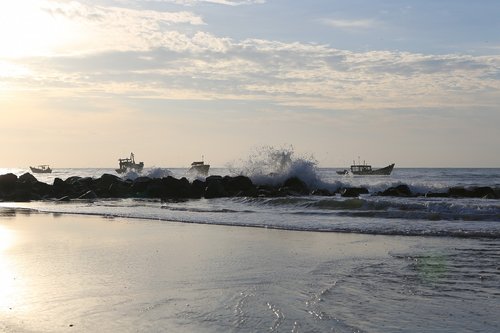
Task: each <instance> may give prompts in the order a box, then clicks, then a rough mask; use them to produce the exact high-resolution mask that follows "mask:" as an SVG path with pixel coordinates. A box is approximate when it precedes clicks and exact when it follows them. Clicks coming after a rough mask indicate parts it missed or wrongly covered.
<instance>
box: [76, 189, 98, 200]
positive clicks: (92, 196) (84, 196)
mask: <svg viewBox="0 0 500 333" xmlns="http://www.w3.org/2000/svg"><path fill="white" fill-rule="evenodd" d="M96 198H97V194H95V192H94V191H92V190H90V191H87V192H85V193H83V194H82V195H80V196H79V197H78V199H96Z"/></svg>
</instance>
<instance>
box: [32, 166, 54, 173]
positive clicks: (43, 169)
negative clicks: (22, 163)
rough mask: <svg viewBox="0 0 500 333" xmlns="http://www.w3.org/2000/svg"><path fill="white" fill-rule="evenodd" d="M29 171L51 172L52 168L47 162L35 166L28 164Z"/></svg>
mask: <svg viewBox="0 0 500 333" xmlns="http://www.w3.org/2000/svg"><path fill="white" fill-rule="evenodd" d="M30 169H31V172H33V173H51V172H52V169H51V168H50V166H48V165H47V164H42V165H39V166H36V167H32V166H30Z"/></svg>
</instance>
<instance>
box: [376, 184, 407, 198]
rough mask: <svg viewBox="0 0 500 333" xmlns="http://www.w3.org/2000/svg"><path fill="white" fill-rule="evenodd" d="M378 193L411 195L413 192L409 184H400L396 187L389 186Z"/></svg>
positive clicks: (384, 194)
mask: <svg viewBox="0 0 500 333" xmlns="http://www.w3.org/2000/svg"><path fill="white" fill-rule="evenodd" d="M378 195H381V196H387V197H411V196H413V193H412V192H411V190H410V188H409V187H408V185H404V184H403V185H398V186H395V187H389V188H388V189H387V190H385V191H383V192H379V193H378Z"/></svg>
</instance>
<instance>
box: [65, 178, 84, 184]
mask: <svg viewBox="0 0 500 333" xmlns="http://www.w3.org/2000/svg"><path fill="white" fill-rule="evenodd" d="M81 178H82V177H80V176H71V177H68V178H66V180H65V181H64V182H65V183H66V184H69V185H74V184H75V183H76V182H77V181H78V180H80V179H81Z"/></svg>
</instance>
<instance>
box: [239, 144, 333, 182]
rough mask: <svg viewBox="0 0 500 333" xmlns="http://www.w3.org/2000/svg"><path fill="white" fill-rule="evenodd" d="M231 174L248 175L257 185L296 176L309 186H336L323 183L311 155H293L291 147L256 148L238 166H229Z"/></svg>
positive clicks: (282, 180)
mask: <svg viewBox="0 0 500 333" xmlns="http://www.w3.org/2000/svg"><path fill="white" fill-rule="evenodd" d="M229 169H230V170H231V173H233V174H240V175H244V176H247V177H249V178H250V179H251V180H252V182H254V183H255V184H257V185H278V184H282V183H283V182H284V181H286V180H287V179H289V178H291V177H297V178H299V179H300V180H302V181H303V182H304V183H306V184H307V185H308V186H309V187H310V188H318V187H322V188H325V187H330V188H331V187H337V184H326V183H324V182H323V181H322V180H321V179H320V177H319V175H318V168H317V161H316V160H315V159H314V157H313V156H312V155H311V156H298V157H296V156H295V152H294V150H293V147H285V148H274V147H270V146H265V147H260V148H256V149H255V152H254V153H252V154H250V156H249V157H248V159H247V160H246V161H242V162H241V165H240V166H230V167H229Z"/></svg>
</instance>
